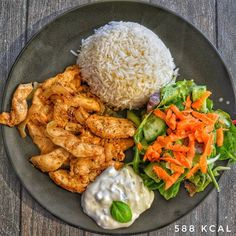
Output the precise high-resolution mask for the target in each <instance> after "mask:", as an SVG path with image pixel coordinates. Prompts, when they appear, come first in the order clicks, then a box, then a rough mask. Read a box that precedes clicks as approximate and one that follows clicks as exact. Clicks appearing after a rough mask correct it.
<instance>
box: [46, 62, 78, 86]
mask: <svg viewBox="0 0 236 236" xmlns="http://www.w3.org/2000/svg"><path fill="white" fill-rule="evenodd" d="M74 80H78V82H77V84H80V81H81V79H80V69H79V67H78V66H77V65H74V66H69V67H67V68H66V70H65V71H64V72H63V73H61V74H58V75H56V76H55V77H52V78H50V79H47V80H46V81H45V82H44V83H43V84H42V89H43V90H46V89H47V88H51V87H52V86H53V85H54V84H60V85H62V86H63V87H66V88H68V87H70V83H71V82H72V81H74ZM73 84H74V82H73ZM74 88H75V86H74ZM75 89H76V88H75Z"/></svg>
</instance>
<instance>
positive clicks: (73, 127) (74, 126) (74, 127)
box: [65, 122, 82, 134]
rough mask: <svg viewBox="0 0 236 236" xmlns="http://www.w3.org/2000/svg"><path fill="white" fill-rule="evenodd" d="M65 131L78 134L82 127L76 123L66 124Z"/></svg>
mask: <svg viewBox="0 0 236 236" xmlns="http://www.w3.org/2000/svg"><path fill="white" fill-rule="evenodd" d="M65 130H67V131H70V132H72V133H76V134H77V133H80V132H81V131H82V126H81V125H80V124H77V123H73V122H67V124H66V126H65Z"/></svg>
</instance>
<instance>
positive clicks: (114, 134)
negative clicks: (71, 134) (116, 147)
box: [86, 114, 135, 138]
mask: <svg viewBox="0 0 236 236" xmlns="http://www.w3.org/2000/svg"><path fill="white" fill-rule="evenodd" d="M86 125H87V126H88V127H89V129H90V130H91V131H92V132H93V133H94V134H96V135H97V136H99V137H101V138H129V137H132V136H133V135H134V133H135V127H134V125H133V123H132V122H131V121H129V120H127V119H124V118H117V117H109V116H99V115H96V114H94V115H91V116H90V117H89V118H88V119H87V120H86Z"/></svg>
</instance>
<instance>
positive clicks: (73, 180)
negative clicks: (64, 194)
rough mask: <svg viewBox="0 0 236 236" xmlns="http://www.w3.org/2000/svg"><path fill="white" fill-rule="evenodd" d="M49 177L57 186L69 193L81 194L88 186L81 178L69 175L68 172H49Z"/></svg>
mask: <svg viewBox="0 0 236 236" xmlns="http://www.w3.org/2000/svg"><path fill="white" fill-rule="evenodd" d="M49 176H50V178H51V179H52V180H53V181H54V182H55V183H56V184H57V185H59V186H60V187H62V188H64V189H66V190H68V191H71V192H77V193H82V192H83V191H84V190H85V188H86V186H87V185H88V183H87V182H83V181H82V177H81V176H77V175H74V176H73V175H70V172H69V171H68V170H62V169H61V170H57V171H54V172H49Z"/></svg>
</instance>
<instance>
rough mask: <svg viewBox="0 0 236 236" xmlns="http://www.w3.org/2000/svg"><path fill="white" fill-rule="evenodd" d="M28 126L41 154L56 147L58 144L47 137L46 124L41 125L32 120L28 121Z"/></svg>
mask: <svg viewBox="0 0 236 236" xmlns="http://www.w3.org/2000/svg"><path fill="white" fill-rule="evenodd" d="M27 128H28V130H29V134H30V136H31V138H32V140H33V142H34V143H35V144H36V145H37V146H38V148H39V150H40V151H41V154H45V153H49V152H51V151H53V150H54V149H56V145H54V143H53V142H52V141H51V140H50V139H49V138H47V136H46V134H45V132H46V128H45V126H39V125H36V124H35V123H33V122H32V121H31V120H30V121H28V123H27Z"/></svg>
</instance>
